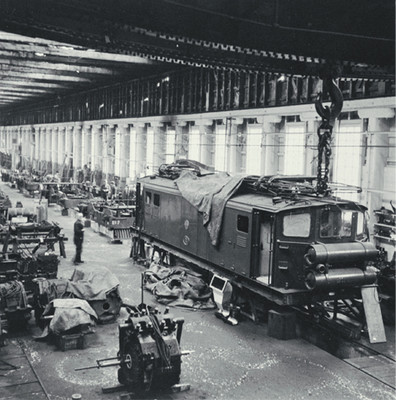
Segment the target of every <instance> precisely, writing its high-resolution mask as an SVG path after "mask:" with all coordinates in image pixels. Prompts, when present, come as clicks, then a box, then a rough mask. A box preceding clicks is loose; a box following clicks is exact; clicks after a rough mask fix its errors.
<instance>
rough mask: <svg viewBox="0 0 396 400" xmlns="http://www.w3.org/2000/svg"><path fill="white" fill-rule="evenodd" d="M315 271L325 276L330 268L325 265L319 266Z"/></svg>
mask: <svg viewBox="0 0 396 400" xmlns="http://www.w3.org/2000/svg"><path fill="white" fill-rule="evenodd" d="M315 270H316V271H317V272H319V273H320V274H325V273H326V272H327V270H328V268H327V267H326V265H324V264H318V265H317V266H316V268H315Z"/></svg>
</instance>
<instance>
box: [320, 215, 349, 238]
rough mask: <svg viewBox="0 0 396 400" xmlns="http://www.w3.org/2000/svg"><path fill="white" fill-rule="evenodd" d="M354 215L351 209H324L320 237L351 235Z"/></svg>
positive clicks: (321, 217)
mask: <svg viewBox="0 0 396 400" xmlns="http://www.w3.org/2000/svg"><path fill="white" fill-rule="evenodd" d="M352 216H353V211H350V210H323V211H322V213H321V216H320V237H322V238H332V237H333V238H334V237H351V235H352Z"/></svg>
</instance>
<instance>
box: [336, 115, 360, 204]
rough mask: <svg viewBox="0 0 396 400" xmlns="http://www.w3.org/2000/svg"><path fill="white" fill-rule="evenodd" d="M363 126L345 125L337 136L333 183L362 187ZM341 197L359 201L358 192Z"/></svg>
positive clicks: (358, 123) (346, 193)
mask: <svg viewBox="0 0 396 400" xmlns="http://www.w3.org/2000/svg"><path fill="white" fill-rule="evenodd" d="M361 132H362V125H361V123H360V121H359V122H357V123H353V124H350V123H346V124H345V123H344V125H341V126H340V128H339V131H338V132H335V133H333V136H335V159H334V167H333V179H332V180H333V181H334V182H337V183H344V184H347V185H353V186H360V171H361V167H362V162H361V153H362V135H361ZM339 196H340V197H342V198H344V199H347V200H352V201H358V200H359V194H358V193H357V192H356V191H353V190H351V192H345V193H344V192H343V193H339Z"/></svg>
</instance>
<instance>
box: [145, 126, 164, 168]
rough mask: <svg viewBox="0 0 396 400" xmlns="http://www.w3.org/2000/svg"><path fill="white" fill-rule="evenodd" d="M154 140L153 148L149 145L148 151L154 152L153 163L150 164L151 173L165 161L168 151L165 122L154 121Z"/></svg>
mask: <svg viewBox="0 0 396 400" xmlns="http://www.w3.org/2000/svg"><path fill="white" fill-rule="evenodd" d="M151 127H152V129H153V134H154V141H153V148H152V149H150V148H149V147H148V146H147V152H151V151H152V152H153V156H152V160H153V161H152V165H149V171H150V173H151V174H153V173H154V174H155V173H157V171H158V168H159V166H160V165H161V164H164V163H165V152H166V128H165V126H164V124H163V123H152V124H151Z"/></svg>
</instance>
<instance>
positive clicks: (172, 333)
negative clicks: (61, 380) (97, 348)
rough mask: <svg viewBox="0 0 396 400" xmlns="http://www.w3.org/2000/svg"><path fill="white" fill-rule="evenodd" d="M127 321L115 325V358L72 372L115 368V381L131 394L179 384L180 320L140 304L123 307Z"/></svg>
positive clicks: (181, 324) (180, 353) (182, 321)
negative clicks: (116, 336) (117, 336)
mask: <svg viewBox="0 0 396 400" xmlns="http://www.w3.org/2000/svg"><path fill="white" fill-rule="evenodd" d="M127 310H128V312H129V317H128V319H127V320H126V321H125V322H124V323H122V324H120V325H119V352H118V355H117V357H112V358H107V359H102V360H97V361H96V363H97V365H96V366H91V367H84V368H76V371H81V370H85V369H93V368H104V367H111V366H119V367H120V368H119V369H118V381H119V382H120V383H121V384H122V385H124V386H126V387H127V388H128V389H130V390H131V391H133V392H134V393H142V392H148V391H152V390H163V389H167V388H170V387H172V386H173V385H175V384H177V383H179V380H180V372H181V356H182V355H186V354H188V352H182V351H181V349H180V339H181V334H182V327H183V323H184V319H182V318H175V319H174V318H172V316H171V315H170V314H169V313H168V309H166V310H165V312H164V314H161V313H160V312H159V311H158V309H156V308H155V309H153V308H151V307H149V306H147V305H145V304H144V303H142V304H140V305H139V306H137V307H135V306H127Z"/></svg>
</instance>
